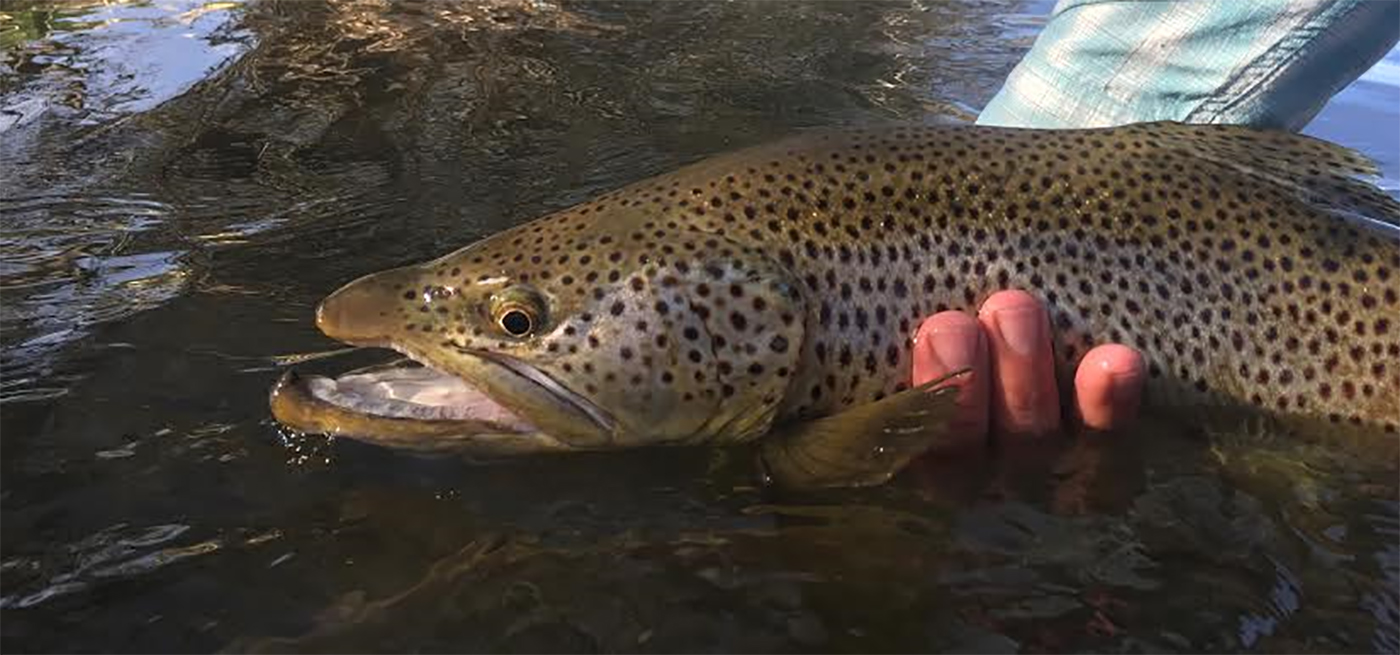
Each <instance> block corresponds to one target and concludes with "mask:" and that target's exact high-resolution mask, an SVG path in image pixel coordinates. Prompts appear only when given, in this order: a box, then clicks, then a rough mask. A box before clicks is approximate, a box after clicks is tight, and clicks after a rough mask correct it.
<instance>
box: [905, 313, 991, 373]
mask: <svg viewBox="0 0 1400 655" xmlns="http://www.w3.org/2000/svg"><path fill="white" fill-rule="evenodd" d="M981 340H982V327H981V325H979V324H978V323H977V319H975V318H973V317H971V316H968V315H967V314H965V313H963V312H958V311H946V312H939V313H937V314H934V315H933V316H930V317H929V318H928V319H926V320H924V322H923V323H922V324H921V325H919V331H918V332H917V333H916V334H915V335H914V384H915V385H919V384H924V383H925V382H929V381H932V380H936V379H938V378H940V377H943V376H945V375H948V374H949V373H952V372H954V371H957V370H959V369H964V368H975V367H976V365H977V358H978V354H979V351H980V350H981Z"/></svg>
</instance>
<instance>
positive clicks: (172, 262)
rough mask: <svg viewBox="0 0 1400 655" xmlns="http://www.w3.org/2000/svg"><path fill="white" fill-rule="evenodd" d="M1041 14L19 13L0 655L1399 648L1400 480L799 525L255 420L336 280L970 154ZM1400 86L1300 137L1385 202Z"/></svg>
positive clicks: (681, 485) (913, 493) (11, 14)
mask: <svg viewBox="0 0 1400 655" xmlns="http://www.w3.org/2000/svg"><path fill="white" fill-rule="evenodd" d="M1047 9H1048V6H1047V4H1046V3H1044V2H1032V3H1029V4H1025V3H1018V2H1009V1H1008V2H984V1H978V2H959V3H947V2H927V3H835V2H814V3H804V4H796V3H772V2H765V3H746V2H726V3H720V2H702V3H685V4H680V3H667V4H664V5H661V4H650V3H647V4H644V3H628V2H624V3H614V4H574V3H569V4H555V3H553V2H546V1H543V0H539V1H533V2H531V1H524V0H521V1H510V0H499V1H497V2H492V3H470V4H458V3H455V2H446V1H443V0H439V1H429V0H416V1H412V2H402V3H387V2H380V1H377V0H346V1H341V0H300V1H296V2H275V1H273V0H262V1H261V2H252V3H248V4H244V3H241V2H201V1H199V0H155V1H152V2H132V3H115V4H109V5H95V4H91V5H89V4H83V3H64V4H59V5H53V4H52V3H33V2H23V1H20V2H13V1H11V2H6V3H5V4H3V5H0V17H3V22H0V45H2V46H3V48H4V51H3V55H0V215H2V216H3V219H0V220H3V226H4V228H3V229H4V233H3V235H0V343H3V347H4V356H3V361H2V362H0V374H3V378H2V379H0V420H2V421H3V424H2V425H0V444H3V458H0V474H2V475H3V488H2V489H0V509H3V531H0V551H2V552H0V587H2V588H0V622H2V623H3V632H0V647H2V648H3V649H5V650H10V651H75V650H110V651H187V650H189V651H194V650H199V651H211V650H231V651H249V650H253V651H259V650H262V651H266V650H274V651H286V650H298V651H312V650H314V651H321V650H324V651H371V650H374V651H377V650H437V651H444V650H451V651H478V650H488V651H531V652H534V651H545V650H568V651H585V650H610V651H725V652H732V651H791V650H808V651H810V650H858V651H867V652H870V651H909V650H917V651H931V650H953V651H964V652H965V651H977V650H983V651H986V650H990V651H1006V650H1013V649H1021V650H1027V651H1080V650H1115V651H1121V650H1131V651H1149V650H1150V651H1179V650H1212V651H1218V650H1256V651H1314V652H1334V651H1339V650H1340V651H1390V652H1394V651H1396V650H1397V649H1400V632H1398V630H1400V629H1398V628H1397V626H1400V592H1397V585H1400V546H1397V541H1398V540H1400V498H1398V497H1400V493H1398V492H1397V490H1396V485H1395V480H1394V471H1393V470H1392V471H1380V472H1375V471H1371V470H1370V469H1368V468H1366V467H1360V466H1352V465H1349V464H1351V463H1345V462H1340V463H1339V462H1335V461H1332V460H1329V459H1328V458H1326V457H1320V456H1318V457H1304V456H1303V455H1307V453H1301V454H1300V453H1296V452H1293V451H1291V450H1290V449H1289V448H1288V447H1287V446H1286V445H1279V446H1277V447H1272V448H1270V447H1258V446H1249V445H1247V444H1244V443H1235V442H1233V441H1231V440H1230V439H1225V440H1224V441H1223V442H1222V445H1221V446H1220V447H1218V448H1216V449H1214V450H1210V449H1206V448H1204V447H1203V446H1202V445H1201V444H1200V443H1199V442H1196V441H1192V440H1189V439H1185V438H1182V437H1181V435H1180V434H1178V433H1177V432H1176V431H1175V430H1174V429H1173V428H1172V427H1171V426H1168V425H1162V424H1157V423H1148V424H1146V425H1144V426H1143V427H1142V428H1141V429H1138V430H1135V431H1134V433H1133V434H1131V435H1128V438H1118V439H1081V440H1077V441H1075V442H1074V443H1073V444H1072V445H1065V444H1058V443H1057V444H1052V445H1051V446H1049V447H1047V448H1046V449H1045V450H1044V452H1036V453H1018V454H1016V455H1015V456H1011V455H1008V456H1006V457H1000V458H995V459H986V460H975V461H961V460H960V461H955V462H945V463H937V462H931V463H927V464H925V465H923V466H921V467H919V468H917V469H916V470H914V471H912V472H911V474H910V475H908V476H905V477H904V478H903V479H901V481H900V482H899V483H898V484H894V485H890V486H887V487H884V488H881V489H876V490H867V491H861V492H843V493H836V494H824V495H820V496H809V497H783V496H774V495H771V494H768V493H765V492H763V491H762V490H759V489H756V488H755V487H754V486H753V479H752V477H751V476H752V469H751V467H750V465H749V464H750V462H749V460H748V455H747V454H746V453H745V452H743V451H728V452H719V451H705V450H685V451H682V450H658V451H642V452H633V453H622V454H610V455H596V456H595V455H589V456H576V457H573V456H571V457H566V458H555V459H535V460H527V461H517V462H511V463H504V464H495V465H488V466H481V465H468V464H464V463H460V462H455V461H443V460H428V459H420V458H416V457H412V456H408V455H404V454H398V453H391V452H386V451H383V450H378V449H375V448H373V447H369V446H363V445H357V444H354V443H340V442H336V443H327V442H326V441H325V440H324V439H319V438H308V437H302V436H298V435H291V434H286V433H284V432H282V431H281V430H279V429H278V428H277V427H276V426H275V425H274V424H273V423H272V422H271V421H270V420H269V418H268V413H267V409H266V393H267V390H268V387H269V385H270V384H271V382H272V381H273V380H274V379H275V377H276V375H277V373H278V370H279V369H278V367H277V366H276V365H275V363H274V362H273V360H272V359H271V358H272V357H273V356H276V355H281V354H287V353H296V352H309V351H316V350H321V349H326V348H329V347H331V345H330V344H329V343H328V342H327V341H326V340H325V339H324V338H322V337H320V336H319V335H318V334H317V333H316V331H315V329H314V327H313V326H312V324H311V321H310V318H311V312H312V309H313V307H314V306H315V303H316V302H317V301H318V300H319V299H320V298H321V297H322V296H323V295H325V294H326V293H327V292H329V291H330V290H331V289H333V288H334V287H336V286H337V285H339V284H340V283H342V282H344V281H346V280H348V279H350V278H352V277H354V276H356V275H359V274H362V273H365V272H369V271H375V270H380V269H383V268H386V267H389V266H394V265H398V264H404V263H409V262H414V261H418V260H422V259H424V258H427V257H430V256H433V255H436V254H440V253H442V252H444V251H445V250H448V249H451V248H454V247H456V246H459V245H463V244H466V243H468V242H470V241H471V240H473V239H475V238H478V237H481V236H483V235H486V234H489V233H491V232H494V231H496V230H499V229H501V228H503V227H506V226H509V225H512V224H514V223H516V222H519V221H521V220H525V219H528V218H530V217H533V216H536V215H538V214H540V213H541V212H544V211H546V210H549V209H551V208H557V207H563V206H567V205H569V204H571V203H574V202H577V201H579V200H582V199H584V198H586V197H588V196H589V195H591V194H594V193H596V192H598V191H600V190H604V189H608V188H612V187H615V186H618V185H620V184H622V183H625V182H628V181H631V180H635V179H638V178H640V177H643V176H645V175H648V174H651V173H656V172H661V171H664V170H668V169H671V168H674V167H675V166H677V165H679V164H681V163H684V162H688V161H691V160H693V159H696V158H698V157H700V156H702V155H705V154H708V153H712V152H717V151H721V150H727V149H730V148H733V147H737V146H741V145H746V144H749V143H754V142H757V141H762V140H767V139H769V138H772V137H773V136H775V135H778V134H781V133H784V132H787V131H790V130H792V129H794V128H798V127H805V126H818V125H832V124H847V123H862V122H874V121H880V120H895V119H906V120H918V119H921V118H925V117H928V116H931V115H941V116H948V117H952V118H955V119H968V118H970V117H972V116H974V115H975V113H976V109H977V108H978V107H980V106H981V105H982V104H983V103H985V102H986V100H987V99H988V98H989V97H990V96H991V94H992V93H993V92H994V91H995V90H996V88H997V87H998V85H999V84H1000V81H1001V79H1002V78H1003V77H1004V75H1005V74H1006V72H1007V71H1009V70H1010V68H1011V67H1012V66H1013V65H1014V64H1015V62H1016V61H1017V59H1018V58H1019V57H1020V55H1021V53H1022V52H1023V51H1024V50H1025V48H1027V47H1028V46H1029V45H1030V42H1031V40H1032V39H1033V38H1034V35H1035V33H1036V31H1037V29H1038V27H1039V25H1040V24H1042V23H1041V21H1042V20H1043V14H1044V13H1045V11H1046V10H1047ZM1397 70H1400V53H1397V52H1392V53H1391V54H1390V55H1389V56H1388V57H1387V59H1386V61H1385V62H1383V64H1382V65H1380V66H1378V67H1377V68H1376V69H1374V70H1373V71H1372V72H1371V73H1370V74H1368V75H1367V77H1365V78H1363V79H1362V80H1360V81H1358V82H1357V83H1356V84H1354V85H1353V86H1352V87H1351V88H1349V89H1348V90H1347V91H1346V92H1344V93H1343V94H1342V95H1341V96H1339V97H1338V98H1337V99H1336V100H1334V102H1333V103H1332V104H1331V105H1329V106H1328V108H1327V109H1326V110H1325V111H1324V112H1323V114H1322V115H1321V116H1319V117H1318V119H1317V120H1316V121H1315V122H1314V123H1313V125H1312V126H1310V127H1309V130H1308V131H1309V132H1310V133H1313V134H1317V135H1320V136H1324V137H1326V138H1329V139H1332V140H1334V141H1338V142H1341V143H1343V144H1346V145H1350V146H1353V147H1358V148H1361V149H1362V150H1364V151H1365V152H1366V153H1367V154H1369V155H1371V156H1372V157H1375V158H1376V159H1378V160H1379V161H1380V162H1381V163H1382V165H1383V167H1384V169H1385V171H1386V174H1387V177H1388V178H1389V181H1388V182H1387V183H1388V184H1393V181H1394V180H1396V179H1400V76H1397V74H1396V71H1397ZM369 361H372V360H371V359H366V360H365V361H364V362H363V363H368V362H369ZM351 364H352V363H348V362H315V363H311V364H308V365H306V366H307V367H308V368H309V369H311V370H343V369H344V368H346V367H348V366H350V365H351ZM318 367H319V368H318Z"/></svg>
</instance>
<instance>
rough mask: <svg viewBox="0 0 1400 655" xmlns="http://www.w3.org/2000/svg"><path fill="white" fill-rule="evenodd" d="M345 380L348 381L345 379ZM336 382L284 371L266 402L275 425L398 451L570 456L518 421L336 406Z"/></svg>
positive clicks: (562, 446) (564, 447) (559, 444)
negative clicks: (376, 412)
mask: <svg viewBox="0 0 1400 655" xmlns="http://www.w3.org/2000/svg"><path fill="white" fill-rule="evenodd" d="M347 377H349V376H347ZM339 386H341V380H336V379H331V378H325V377H320V376H304V375H300V374H298V373H297V372H295V371H287V372H286V373H284V374H283V375H282V377H281V378H280V379H279V380H278V381H277V384H275V385H274V386H273V388H272V392H271V394H270V396H269V404H270V405H271V407H272V415H273V417H274V418H276V419H277V421H278V422H279V423H282V424H283V425H285V426H287V427H290V428H292V429H294V430H299V431H301V432H307V433H315V434H327V435H331V436H337V437H347V438H351V439H355V440H358V441H364V442H367V443H373V444H376V445H380V446H387V447H390V448H394V449H400V450H411V451H418V452H428V453H454V454H468V455H477V456H506V455H521V454H536V453H545V452H556V451H567V450H573V448H571V447H570V446H568V445H567V444H565V443H563V442H560V441H558V440H557V439H554V438H553V437H551V436H549V435H548V434H545V433H543V432H540V431H539V430H536V429H534V428H533V426H531V425H529V424H528V423H524V422H523V421H518V420H517V421H509V422H507V421H500V420H499V419H497V420H496V421H492V420H485V419H472V418H426V417H415V416H395V415H389V414H374V413H371V412H367V411H362V410H360V409H357V408H355V407H353V406H347V405H346V404H344V403H343V399H341V400H342V402H340V403H338V402H336V400H333V398H336V396H337V395H338V394H337V393H336V392H337V391H338V389H337V387H339Z"/></svg>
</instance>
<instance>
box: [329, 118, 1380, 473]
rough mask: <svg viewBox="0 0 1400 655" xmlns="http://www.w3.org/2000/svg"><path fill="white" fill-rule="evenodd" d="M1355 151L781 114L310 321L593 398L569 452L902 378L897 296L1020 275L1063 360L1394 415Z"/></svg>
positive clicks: (1158, 385)
mask: <svg viewBox="0 0 1400 655" xmlns="http://www.w3.org/2000/svg"><path fill="white" fill-rule="evenodd" d="M1375 173H1376V170H1375V168H1374V166H1373V165H1372V164H1371V163H1370V162H1368V161H1366V160H1365V159H1363V158H1361V157H1359V156H1357V155H1355V154H1354V153H1352V152H1350V151H1348V150H1346V149H1344V148H1341V147H1339V146H1335V145H1331V144H1328V143H1325V142H1322V141H1318V140H1315V139H1311V138H1307V137H1301V136H1297V135H1292V134H1286V133H1275V132H1267V131H1256V130H1252V129H1249V128H1243V127H1235V126H1217V125H1198V126H1188V125H1181V124H1175V123H1146V124H1138V125H1130V126H1123V127H1116V128H1102V129H1089V130H1055V131H1047V130H1026V129H1012V128H998V127H981V126H894V127H886V128H873V129H844V130H837V131H827V132H820V133H813V134H806V135H801V136H798V137H795V138H791V139H788V140H785V141H781V142H778V143H775V144H770V145H767V146H760V147H756V148H750V149H747V150H743V151H739V152H735V153H731V154H727V155H721V156H718V157H714V158H711V159H707V160H704V161H701V162H699V163H696V164H692V165H690V166H687V167H684V168H682V169H680V170H677V171H675V172H673V173H669V174H666V175H661V176H658V177H654V178H651V179H647V180H643V181H640V182H637V183H635V184H631V185H629V186H626V187H623V188H620V189H618V190H615V191H612V192H609V193H606V194H603V195H601V196H599V197H598V198H595V199H593V200H591V201H588V202H585V203H583V204H580V205H578V206H575V207H572V208H569V209H566V210H563V211H559V212H556V213H553V214H550V215H548V216H545V217H543V218H540V219H537V220H535V221H532V222H529V223H526V224H523V225H520V226H518V227H516V228H513V229H510V230H507V231H505V232H502V233H500V234H497V235H494V236H492V237H489V238H487V239H485V240H483V241H480V242H478V243H475V244H472V245H470V246H467V247H465V248H463V249H461V250H458V251H456V252H453V253H450V254H448V255H445V256H443V257H441V258H438V259H436V260H433V261H431V262H427V263H425V264H422V265H419V266H414V267H407V268H403V269H396V270H394V271H390V272H386V273H381V274H377V275H374V276H369V277H368V278H365V279H363V280H361V281H359V282H355V283H352V284H351V285H349V286H347V287H346V288H345V289H344V290H342V291H341V292H338V293H337V295H335V296H332V298H331V299H328V301H327V303H325V304H324V305H323V312H322V315H323V319H325V321H324V322H323V329H327V328H328V326H329V327H333V328H334V329H333V330H331V329H328V332H327V333H328V334H332V336H336V335H341V337H340V338H346V339H347V340H351V341H353V340H354V338H360V339H361V340H366V339H369V338H370V337H373V338H372V339H370V340H373V341H375V342H376V343H387V344H389V345H392V346H393V347H395V348H398V349H399V350H401V351H403V352H405V353H408V354H409V355H410V356H412V357H414V358H415V359H418V360H419V361H422V362H425V363H428V364H430V365H432V366H434V367H435V368H438V369H440V370H443V371H446V372H449V373H453V372H456V371H468V369H470V371H476V370H477V369H476V368H472V367H473V366H476V364H471V365H468V364H465V363H463V362H475V361H477V360H479V359H481V358H483V357H484V358H500V359H501V361H510V362H516V363H517V364H516V365H517V367H527V368H528V369H529V370H530V371H532V373H531V375H538V376H543V377H546V378H548V380H549V383H550V384H553V385H557V386H559V387H561V388H562V389H564V390H566V391H563V392H560V393H562V394H563V395H567V396H569V397H570V398H574V399H575V401H576V402H575V404H577V405H579V406H587V407H592V408H596V409H598V411H599V412H603V413H606V414H607V416H608V418H609V420H610V421H612V423H611V424H610V426H609V427H608V430H609V434H607V435H602V436H600V435H599V434H598V433H597V432H596V430H595V431H589V430H585V429H583V428H578V429H577V430H576V432H577V434H576V435H575V436H573V437H568V438H566V439H565V440H566V441H567V440H568V439H569V438H573V439H576V440H578V441H579V442H580V443H582V444H583V445H584V446H586V447H603V446H606V447H617V446H630V445H640V444H646V443H696V442H713V441H725V440H734V441H742V440H748V439H753V438H757V437H759V436H761V435H763V434H766V433H768V432H769V431H770V430H771V429H772V428H773V426H775V425H783V424H791V423H800V422H803V421H811V420H814V419H820V418H821V417H829V416H833V415H835V416H840V415H841V414H842V412H843V411H846V412H849V411H852V408H854V407H857V406H862V405H866V404H869V403H874V402H880V401H882V399H887V398H893V397H898V396H902V395H905V394H901V393H900V392H903V391H905V390H907V389H909V384H910V375H911V372H910V369H911V362H912V347H913V342H912V336H913V334H914V333H915V331H916V330H917V327H918V325H919V323H920V321H921V320H923V319H924V318H925V317H927V316H929V315H931V314H933V313H935V312H938V311H943V310H948V309H958V310H965V311H975V310H976V308H977V307H978V305H979V304H980V303H981V301H982V300H983V299H984V298H986V297H987V296H988V295H989V294H991V293H993V292H995V291H997V290H1000V289H1010V288H1019V289H1024V290H1027V291H1029V292H1030V293H1032V294H1035V295H1036V296H1038V297H1040V298H1041V299H1042V300H1044V302H1045V305H1046V307H1047V308H1048V310H1049V313H1050V318H1051V321H1052V324H1053V326H1054V329H1053V335H1054V345H1055V356H1056V360H1057V365H1058V368H1059V370H1060V371H1061V374H1062V376H1066V378H1067V376H1068V375H1069V374H1070V372H1072V371H1073V368H1074V366H1075V364H1076V363H1077V362H1078V360H1079V359H1080V358H1081V357H1082V356H1083V354H1084V353H1085V352H1086V351H1087V350H1088V349H1089V348H1090V347H1092V346H1093V345H1095V344H1099V343H1105V342H1119V343H1125V344H1127V345H1130V346H1133V347H1135V348H1137V349H1138V350H1140V351H1141V352H1142V353H1143V354H1144V356H1145V358H1146V360H1147V362H1148V368H1149V375H1148V381H1147V383H1148V389H1147V399H1148V401H1149V402H1150V403H1152V404H1155V405H1158V406H1183V405H1185V406H1234V407H1238V406H1249V407H1256V408H1260V409H1265V410H1268V411H1269V412H1271V413H1273V414H1274V415H1276V416H1280V417H1290V418H1302V419H1307V420H1309V421H1322V422H1323V423H1324V424H1327V423H1331V424H1341V425H1346V426H1360V427H1362V428H1364V429H1366V430H1376V431H1384V432H1389V433H1392V434H1393V433H1395V432H1396V431H1397V425H1400V402H1397V398H1400V325H1397V322H1400V298H1397V295H1400V228H1397V226H1398V225H1400V204H1397V203H1396V202H1395V201H1394V200H1393V199H1391V198H1390V197H1389V196H1386V195H1385V194H1384V193H1382V192H1380V191H1378V190H1376V189H1375V188H1374V187H1372V186H1370V185H1369V184H1367V183H1366V182H1364V181H1363V180H1362V179H1359V178H1361V177H1364V176H1368V175H1374V174H1375ZM350 296H353V297H354V300H353V302H352V301H349V300H344V299H345V298H348V297H350ZM337 298H340V299H341V300H337ZM503 299H504V300H503ZM503 302H504V303H505V306H506V307H516V306H525V307H527V308H528V311H529V317H530V318H529V321H528V323H521V325H527V326H528V327H529V333H528V334H521V335H511V334H506V333H504V332H503V327H502V326H503V325H504V324H503V323H501V312H502V311H503V310H502V309H501V308H502V306H503V305H502V303H503ZM512 303H514V304H512ZM522 303H523V304H522ZM332 305H334V307H333V309H330V310H327V309H326V308H327V307H331V306H332ZM327 317H329V318H327ZM516 320H517V321H523V320H525V319H521V318H518V317H517V319H516ZM352 324H353V325H352ZM351 337H354V338H351ZM461 374H462V375H477V376H478V377H481V376H480V375H479V374H477V373H470V372H464V373H461ZM473 381H474V382H477V383H481V384H485V385H487V386H488V387H489V386H490V385H491V384H494V382H492V381H491V380H490V379H487V378H483V379H480V380H473ZM487 392H488V393H492V390H491V389H490V388H488V389H487ZM495 395H497V396H501V397H502V398H504V397H505V396H506V395H508V394H505V393H504V392H497V393H496V394H495ZM516 404H519V403H516ZM517 409H518V408H517ZM527 414H528V412H527ZM866 414H868V412H867V413H866ZM552 429H553V430H555V431H562V432H564V433H570V431H572V430H575V428H574V427H573V424H571V423H569V422H566V421H562V420H561V421H559V422H557V424H556V425H555V426H554V427H553V428H552Z"/></svg>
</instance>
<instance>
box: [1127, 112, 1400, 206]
mask: <svg viewBox="0 0 1400 655" xmlns="http://www.w3.org/2000/svg"><path fill="white" fill-rule="evenodd" d="M1126 127H1127V129H1128V130H1143V131H1144V136H1148V135H1150V136H1155V137H1166V138H1167V139H1169V140H1168V141H1167V142H1165V143H1163V144H1162V145H1164V146H1165V147H1169V148H1173V149H1175V150H1178V151H1181V152H1184V153H1186V154H1188V155H1190V156H1192V157H1198V158H1200V159H1204V160H1206V161H1210V162H1212V163H1215V164H1219V165H1222V166H1225V167H1228V168H1230V169H1232V170H1235V171H1238V172H1241V173H1244V174H1246V175H1249V176H1251V177H1254V178H1258V179H1260V180H1261V181H1267V182H1269V183H1271V184H1272V185H1275V186H1280V187H1284V188H1288V189H1291V190H1293V191H1294V192H1296V193H1298V194H1299V196H1300V197H1301V198H1303V200H1304V201H1305V202H1307V203H1308V204H1309V205H1312V206H1315V207H1318V208H1321V209H1325V210H1327V211H1329V212H1331V213H1334V214H1339V215H1342V216H1346V217H1348V218H1353V219H1355V218H1357V217H1361V218H1365V219H1370V220H1373V221H1379V222H1381V223H1386V224H1389V225H1392V226H1397V227H1400V202H1397V201H1396V199H1395V198H1392V197H1391V196H1390V195H1388V194H1386V193H1385V192H1384V191H1382V190H1381V189H1380V188H1378V187H1377V186H1376V185H1375V184H1374V182H1375V181H1376V180H1377V179H1378V178H1379V177H1380V175H1381V171H1380V167H1379V166H1377V165H1376V163H1375V162H1374V161H1373V160H1371V159H1370V158H1368V157H1366V156H1365V155H1363V154H1361V153H1359V152H1356V151H1355V150H1352V149H1350V148H1347V147H1345V146H1340V145H1337V144H1335V143H1329V142H1327V141H1323V140H1321V139H1316V138H1313V137H1310V136H1304V135H1300V134H1294V133H1292V132H1283V131H1278V130H1261V129H1255V128H1251V127H1245V126H1241V125H1186V124H1183V123H1175V122H1170V121H1162V122H1157V123H1142V124H1139V125H1131V126H1126Z"/></svg>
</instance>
